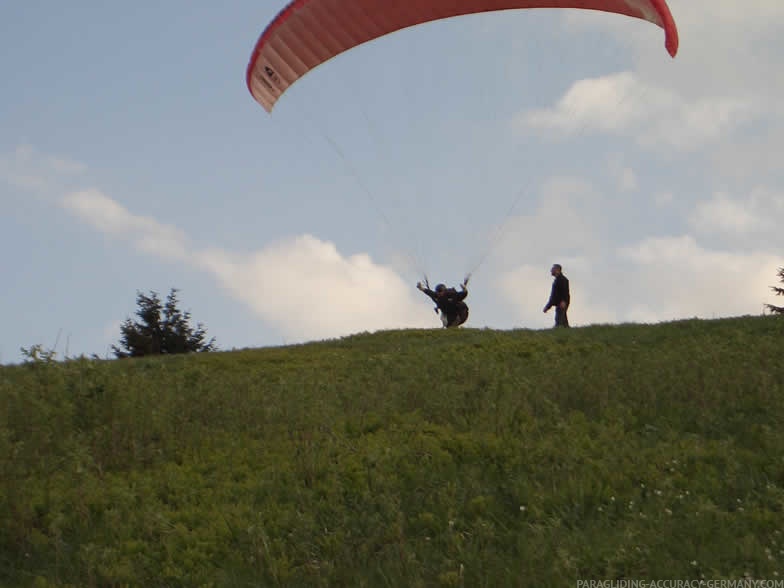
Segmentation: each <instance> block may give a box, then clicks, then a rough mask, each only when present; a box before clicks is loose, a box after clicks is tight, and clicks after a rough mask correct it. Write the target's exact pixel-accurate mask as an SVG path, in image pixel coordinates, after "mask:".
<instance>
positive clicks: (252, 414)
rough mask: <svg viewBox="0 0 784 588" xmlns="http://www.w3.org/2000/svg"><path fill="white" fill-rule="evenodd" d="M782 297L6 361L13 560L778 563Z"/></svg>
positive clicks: (620, 567) (416, 575)
mask: <svg viewBox="0 0 784 588" xmlns="http://www.w3.org/2000/svg"><path fill="white" fill-rule="evenodd" d="M782 335H784V320H782V319H781V318H779V317H756V318H750V317H744V318H737V319H723V320H714V321H698V320H692V321H681V322H673V323H666V324H660V325H650V326H644V325H620V326H592V327H587V328H582V329H571V330H557V331H556V330H552V331H527V330H515V331H492V330H474V329H461V330H449V331H443V330H427V331H422V330H410V331H389V332H383V333H377V334H372V335H370V334H363V335H357V336H352V337H347V338H344V339H340V340H336V341H329V342H322V343H313V344H308V345H300V346H291V347H286V348H269V349H258V350H243V351H234V352H220V353H209V354H200V355H190V356H170V357H158V358H149V359H140V360H123V361H93V360H87V359H79V360H71V361H66V362H60V363H55V362H51V361H37V362H31V363H28V364H25V365H19V366H6V367H2V368H0V416H2V417H3V418H2V421H0V584H1V585H4V586H41V587H44V586H80V587H82V586H84V587H91V586H216V587H217V586H309V587H310V586H367V587H374V588H375V587H383V586H390V587H392V586H394V587H402V586H406V587H409V586H411V587H416V586H423V587H424V586H465V587H472V588H473V587H485V586H486V587H498V586H521V587H522V586H525V587H528V586H530V587H546V586H574V585H576V580H577V579H619V578H629V579H639V578H645V579H660V578H701V577H702V578H707V579H720V578H741V577H743V576H744V575H747V576H750V577H754V578H767V579H776V578H779V579H784V564H783V563H782V562H784V536H782V534H781V531H780V528H782V527H783V526H784V525H783V524H782V523H784V513H783V512H782V510H784V431H783V430H782V426H783V424H784V366H782V363H781V349H782V341H783V340H784V338H783V337H782Z"/></svg>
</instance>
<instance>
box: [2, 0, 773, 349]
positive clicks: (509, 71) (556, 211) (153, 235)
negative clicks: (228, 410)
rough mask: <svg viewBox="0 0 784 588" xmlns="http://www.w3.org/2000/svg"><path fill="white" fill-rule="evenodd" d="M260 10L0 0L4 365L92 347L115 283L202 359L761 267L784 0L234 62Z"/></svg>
mask: <svg viewBox="0 0 784 588" xmlns="http://www.w3.org/2000/svg"><path fill="white" fill-rule="evenodd" d="M284 5H285V2H284V1H282V0H274V1H273V0H266V1H264V2H259V1H254V2H251V1H246V0H236V1H235V2H232V3H231V4H230V5H228V4H220V3H215V2H205V1H202V0H188V1H187V2H185V1H184V0H171V1H170V2H165V3H159V2H154V3H153V2H149V1H146V0H142V1H140V2H135V3H133V4H132V5H130V4H127V5H120V4H116V3H105V2H97V1H83V2H76V3H62V2H54V1H53V0H48V1H46V0H28V1H26V2H5V3H2V4H0V76H2V82H1V83H2V92H0V205H1V207H2V208H1V210H2V213H0V251H1V252H2V268H3V272H2V282H1V283H2V288H0V363H16V362H18V361H21V359H22V355H21V351H20V348H22V347H24V348H29V347H31V346H33V345H36V344H40V345H42V346H43V347H44V348H46V349H51V350H53V351H55V352H56V353H57V356H58V357H66V356H67V357H75V356H78V355H81V354H85V355H92V354H95V355H98V356H99V357H112V356H113V355H112V353H111V346H112V345H113V344H116V343H117V342H118V341H119V338H120V325H121V323H122V322H123V321H124V320H125V319H126V318H128V317H133V314H134V312H135V310H136V295H137V292H144V293H148V292H150V291H155V292H158V293H159V294H160V295H161V296H162V297H165V295H166V294H168V292H169V291H170V290H171V289H172V288H177V289H178V290H179V298H180V306H181V308H182V309H183V310H188V311H190V312H191V315H192V320H193V323H194V324H195V323H202V324H203V325H204V327H205V328H206V330H207V333H208V335H209V336H214V337H215V338H216V343H217V345H218V347H219V348H220V349H223V350H230V349H238V348H246V347H266V346H279V345H290V344H297V343H302V342H307V341H315V340H322V339H330V338H337V337H342V336H346V335H350V334H353V333H359V332H374V331H378V330H384V329H401V328H423V329H435V328H440V326H441V325H440V321H439V319H438V317H437V316H436V315H435V313H434V312H433V308H432V304H431V303H430V301H429V300H428V299H427V298H426V297H425V296H424V295H423V294H422V293H421V292H419V291H418V290H417V289H416V287H415V286H416V283H417V281H419V280H422V279H423V277H424V276H427V277H428V279H429V280H430V282H431V284H435V283H437V282H445V283H447V284H448V285H457V284H459V283H460V282H461V281H462V279H463V277H464V276H465V275H466V274H467V273H469V272H470V273H471V279H470V282H469V284H468V289H469V297H468V299H467V302H468V303H469V306H470V309H471V314H470V318H469V322H468V323H467V326H468V327H470V328H480V329H481V328H493V329H519V328H525V329H548V328H551V326H552V324H553V315H552V311H551V312H550V313H549V314H544V313H543V312H542V307H543V306H544V304H545V302H546V301H547V297H548V295H549V290H550V284H551V281H552V278H551V276H550V273H549V270H550V266H551V265H552V264H553V263H560V264H562V266H563V269H564V274H565V275H566V276H567V277H568V278H569V279H570V283H571V292H572V304H571V307H570V309H569V317H570V322H571V324H572V325H573V326H586V325H591V324H605V323H625V322H636V323H656V322H662V321H670V320H677V319H684V318H693V317H698V318H704V319H714V318H721V317H731V316H742V315H759V314H762V313H763V309H764V304H765V303H778V304H779V305H780V303H781V300H780V299H779V300H777V299H776V297H775V296H774V295H773V294H772V292H771V291H770V287H771V286H773V285H777V279H778V278H777V276H776V271H777V269H778V268H779V267H780V266H782V265H784V231H782V230H781V221H782V219H784V166H782V165H781V161H780V158H781V153H784V105H782V101H781V97H782V96H784V76H783V75H782V74H781V63H782V62H783V61H784V3H782V2H781V0H754V1H752V2H738V1H737V0H670V2H669V5H670V8H671V10H672V13H673V16H674V18H675V20H676V23H677V24H678V28H679V32H680V39H681V45H680V51H679V54H678V55H677V57H676V58H675V59H672V58H670V57H669V55H668V54H667V52H666V50H665V49H664V34H663V31H662V30H661V29H660V28H658V27H656V26H654V25H652V24H650V23H647V22H644V21H638V20H636V19H630V18H626V17H622V16H617V15H610V14H603V13H594V12H589V11H579V10H517V11H504V12H496V13H487V14H481V15H472V16H465V17H458V18H454V19H447V20H444V21H439V22H435V23H429V24H426V25H420V26H417V27H413V28H410V29H406V30H403V31H399V32H397V33H393V34H391V35H388V36H386V37H382V38H380V39H377V40H375V41H372V42H370V43H367V44H365V45H362V46H360V47H358V48H356V49H354V50H351V51H349V52H346V53H344V54H342V55H339V56H338V57H336V58H334V59H333V60H331V61H328V62H327V63H325V64H323V65H322V66H320V67H318V68H316V69H315V70H313V71H311V72H310V73H308V74H307V75H306V76H305V77H303V78H302V79H301V80H299V81H298V82H297V83H296V84H294V85H293V86H292V87H291V88H290V89H289V91H288V92H287V93H286V94H285V95H284V96H283V97H282V98H281V100H280V101H279V102H278V103H277V105H276V106H275V109H274V110H273V111H272V113H267V112H266V111H264V110H263V109H262V108H261V106H259V105H258V104H257V103H256V102H255V101H254V100H253V99H252V97H251V96H250V93H249V92H248V90H247V87H246V85H245V69H246V67H247V64H248V61H249V59H250V55H251V52H252V50H253V47H254V45H255V43H256V40H257V39H258V37H259V35H260V34H261V32H262V30H263V29H264V27H265V26H266V25H267V23H268V22H269V21H270V20H271V19H272V18H274V16H275V15H276V14H277V12H278V11H279V10H280V9H281V8H282V7H283V6H284Z"/></svg>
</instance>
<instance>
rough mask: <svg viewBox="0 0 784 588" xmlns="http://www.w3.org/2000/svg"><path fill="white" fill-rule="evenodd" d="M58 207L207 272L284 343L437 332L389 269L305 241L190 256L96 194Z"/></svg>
mask: <svg viewBox="0 0 784 588" xmlns="http://www.w3.org/2000/svg"><path fill="white" fill-rule="evenodd" d="M63 205H64V206H65V207H66V208H67V209H68V210H70V211H71V212H73V213H74V214H76V215H77V216H78V217H79V218H81V219H82V220H83V221H85V222H86V223H88V224H89V225H90V226H92V227H93V228H95V229H97V230H99V231H101V232H102V233H104V234H107V235H109V236H112V237H115V238H118V239H123V240H126V241H129V242H130V243H132V244H133V245H134V247H135V248H136V249H137V250H139V251H142V252H144V253H147V254H150V255H153V256H155V257H157V258H159V259H163V260H167V261H177V262H183V263H187V264H188V265H190V266H191V267H194V268H197V269H200V270H202V271H206V272H208V273H209V274H211V275H212V276H213V277H214V278H216V280H217V281H218V283H219V284H220V285H221V286H222V287H223V288H224V289H225V290H226V291H228V292H229V293H230V294H231V295H232V296H233V297H234V298H235V299H236V300H239V301H241V302H243V303H244V304H246V305H247V306H248V308H250V309H251V310H252V311H253V312H254V313H255V314H256V315H257V316H258V317H260V318H262V319H263V320H265V321H267V322H269V323H270V324H273V325H274V326H275V327H277V328H278V329H279V330H280V331H281V333H283V334H284V336H285V337H286V339H287V340H288V341H289V342H294V341H305V340H312V339H322V338H328V337H337V336H341V335H347V334H351V333H356V332H360V331H375V330H379V329H392V328H404V327H432V326H437V325H439V322H438V319H437V317H435V315H434V314H432V312H431V311H430V308H431V306H430V304H429V302H428V301H427V300H426V299H419V298H417V299H414V297H413V296H412V288H411V285H410V284H408V283H406V282H404V281H403V279H402V278H401V277H400V276H399V275H398V274H397V273H395V272H394V271H393V270H392V269H390V268H388V267H384V266H381V265H378V264H376V263H374V262H373V260H372V259H371V258H370V257H369V256H368V255H366V254H357V255H352V256H348V257H344V256H343V255H341V254H340V252H339V251H338V250H337V248H336V247H335V245H334V244H332V243H329V242H324V241H320V240H319V239H317V238H315V237H313V236H310V235H304V236H300V237H297V238H293V239H290V240H287V241H283V242H281V243H277V244H274V245H270V246H268V247H266V248H264V249H262V250H260V251H257V252H255V253H253V254H251V255H245V254H235V253H231V252H226V251H220V250H198V249H194V247H193V245H192V244H191V242H190V240H189V239H188V237H187V235H186V234H185V233H184V232H183V231H181V230H180V229H178V228H177V227H174V226H171V225H165V224H163V223H159V222H158V221H156V220H155V219H152V218H149V217H145V216H139V215H135V214H133V213H131V212H130V211H128V209H126V208H125V207H124V206H122V205H121V204H120V203H118V202H116V201H115V200H112V199H111V198H109V197H108V196H106V195H104V194H102V193H101V192H99V191H97V190H85V191H81V192H75V193H72V194H69V195H68V196H66V197H65V198H64V199H63ZM417 294H418V293H417Z"/></svg>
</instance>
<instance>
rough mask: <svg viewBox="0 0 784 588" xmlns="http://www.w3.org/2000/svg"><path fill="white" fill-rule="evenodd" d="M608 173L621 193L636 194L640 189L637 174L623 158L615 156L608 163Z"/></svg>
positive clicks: (618, 155)
mask: <svg viewBox="0 0 784 588" xmlns="http://www.w3.org/2000/svg"><path fill="white" fill-rule="evenodd" d="M607 168H608V173H609V174H610V178H611V180H612V181H613V183H614V184H615V187H616V189H617V190H618V191H619V192H634V191H636V190H637V188H638V187H639V185H638V182H637V174H636V173H635V172H634V169H632V168H631V167H630V166H628V165H626V163H624V160H623V156H622V155H620V154H616V155H613V156H611V157H610V158H609V160H608V162H607Z"/></svg>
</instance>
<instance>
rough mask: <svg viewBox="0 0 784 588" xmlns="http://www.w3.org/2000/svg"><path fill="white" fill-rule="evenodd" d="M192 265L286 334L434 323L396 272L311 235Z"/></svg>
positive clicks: (210, 255) (317, 335)
mask: <svg viewBox="0 0 784 588" xmlns="http://www.w3.org/2000/svg"><path fill="white" fill-rule="evenodd" d="M196 263H197V264H198V265H199V266H201V267H203V268H205V269H207V270H208V271H210V272H211V273H212V274H213V275H215V276H216V277H217V278H218V279H219V281H220V283H221V285H222V286H223V287H224V288H226V289H227V290H228V291H229V292H231V294H232V296H234V297H235V298H236V299H238V300H241V301H243V302H244V303H245V304H247V306H248V307H249V308H251V309H252V310H253V311H254V312H255V313H256V314H257V315H258V316H259V317H261V318H262V319H264V320H265V321H268V322H270V323H272V324H274V325H275V326H276V327H277V328H278V329H280V330H281V332H283V333H284V335H286V337H287V338H288V339H290V340H291V339H294V340H305V339H321V338H327V337H335V336H339V335H345V334H349V333H355V332H361V331H375V330H378V329H394V328H406V327H429V326H430V327H432V326H437V325H438V324H439V323H438V320H437V318H436V317H435V315H434V314H433V313H432V312H431V310H430V305H429V302H428V301H427V299H421V300H420V299H419V298H417V299H414V297H413V295H412V288H411V285H410V284H408V283H406V282H404V281H403V279H402V278H401V277H400V276H399V275H398V274H396V273H395V272H394V271H393V270H391V269H390V268H388V267H384V266H380V265H378V264H375V263H374V262H373V261H372V259H371V258H370V257H369V256H368V255H365V254H357V255H352V256H348V257H344V256H342V255H341V254H340V253H339V252H338V250H337V249H336V247H335V246H334V244H332V243H329V242H324V241H321V240H319V239H317V238H315V237H313V236H311V235H303V236H300V237H296V238H293V239H289V240H286V241H283V242H281V243H277V244H275V245H271V246H269V247H266V248H264V249H263V250H261V251H258V252H256V253H254V254H252V255H238V254H232V253H228V252H224V251H207V252H203V253H201V254H199V255H198V256H197V260H196ZM417 294H418V293H417Z"/></svg>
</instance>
